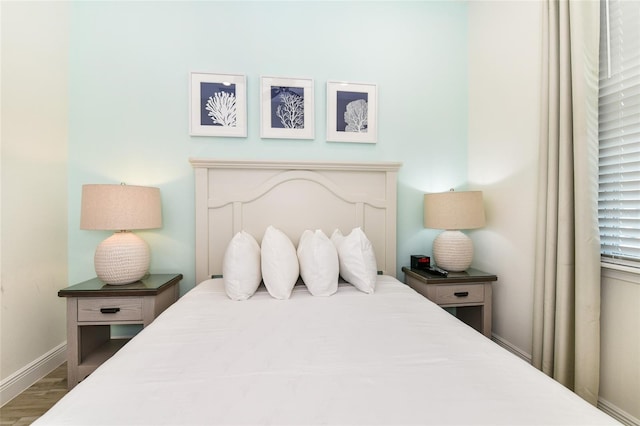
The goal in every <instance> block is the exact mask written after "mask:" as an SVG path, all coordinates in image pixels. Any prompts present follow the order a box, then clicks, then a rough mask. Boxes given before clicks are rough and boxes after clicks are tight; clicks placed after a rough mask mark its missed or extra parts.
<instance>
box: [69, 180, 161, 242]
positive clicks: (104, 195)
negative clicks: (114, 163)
mask: <svg viewBox="0 0 640 426" xmlns="http://www.w3.org/2000/svg"><path fill="white" fill-rule="evenodd" d="M161 226H162V208H161V205H160V190H159V189H158V188H153V187H148V186H135V185H83V186H82V211H81V214H80V229H99V230H104V231H122V230H134V229H153V228H160V227H161Z"/></svg>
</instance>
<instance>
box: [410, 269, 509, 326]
mask: <svg viewBox="0 0 640 426" xmlns="http://www.w3.org/2000/svg"><path fill="white" fill-rule="evenodd" d="M402 272H404V280H405V283H406V284H408V285H409V286H410V287H411V288H412V289H414V290H415V291H417V292H418V293H420V294H422V295H423V296H424V297H426V298H427V299H429V300H431V301H432V302H434V303H436V304H438V305H439V306H441V307H443V308H456V309H455V315H456V317H457V318H458V319H460V320H461V321H463V322H464V323H466V324H468V325H470V326H471V327H473V328H475V329H476V330H478V331H479V332H480V333H483V334H484V335H485V336H487V337H488V338H491V283H492V282H493V281H496V280H497V279H498V277H497V276H495V275H493V274H489V273H486V272H482V271H479V270H477V269H467V270H466V271H464V272H450V273H449V275H447V276H446V277H441V276H438V275H432V274H429V273H428V272H424V271H420V270H416V269H410V268H407V267H406V266H403V267H402Z"/></svg>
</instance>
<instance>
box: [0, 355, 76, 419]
mask: <svg viewBox="0 0 640 426" xmlns="http://www.w3.org/2000/svg"><path fill="white" fill-rule="evenodd" d="M66 393H67V364H66V363H64V364H62V365H61V366H60V367H58V368H56V369H55V370H53V371H52V372H51V373H50V374H49V375H48V376H46V377H44V378H42V379H40V380H39V381H38V382H36V383H34V384H33V385H32V386H31V387H30V388H29V389H27V390H25V391H24V392H22V393H21V394H20V395H18V396H16V397H15V398H14V399H12V400H11V401H9V402H8V403H7V404H6V405H5V406H4V407H2V408H0V425H2V426H5V425H19V426H24V425H30V424H31V423H33V422H34V421H35V420H36V419H37V418H38V417H40V416H41V415H43V414H44V413H45V412H46V411H47V410H48V409H49V408H51V407H53V405H54V404H55V403H56V402H58V400H59V399H60V398H62V397H63V396H64V395H65V394H66Z"/></svg>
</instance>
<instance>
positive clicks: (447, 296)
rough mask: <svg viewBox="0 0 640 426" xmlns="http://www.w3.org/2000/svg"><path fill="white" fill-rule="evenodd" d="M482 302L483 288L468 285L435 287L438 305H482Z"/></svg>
mask: <svg viewBox="0 0 640 426" xmlns="http://www.w3.org/2000/svg"><path fill="white" fill-rule="evenodd" d="M483 301H484V286H482V285H477V284H470V285H439V286H437V287H436V300H435V302H436V303H437V304H438V305H449V304H455V303H482V302H483Z"/></svg>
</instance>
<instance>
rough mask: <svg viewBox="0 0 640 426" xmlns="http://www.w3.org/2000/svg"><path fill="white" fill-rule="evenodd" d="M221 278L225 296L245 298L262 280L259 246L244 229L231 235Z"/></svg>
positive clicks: (249, 295)
mask: <svg viewBox="0 0 640 426" xmlns="http://www.w3.org/2000/svg"><path fill="white" fill-rule="evenodd" d="M222 279H223V281H224V289H225V291H226V292H227V296H229V298H231V299H233V300H246V299H248V298H250V297H251V296H253V293H255V292H256V290H257V289H258V287H259V286H260V281H262V272H261V269H260V246H259V245H258V242H257V241H256V239H255V238H253V237H252V236H251V234H248V233H246V232H244V231H240V232H238V233H237V234H236V235H234V236H233V238H232V239H231V241H230V242H229V245H228V246H227V250H226V251H225V252H224V260H223V261H222Z"/></svg>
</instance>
